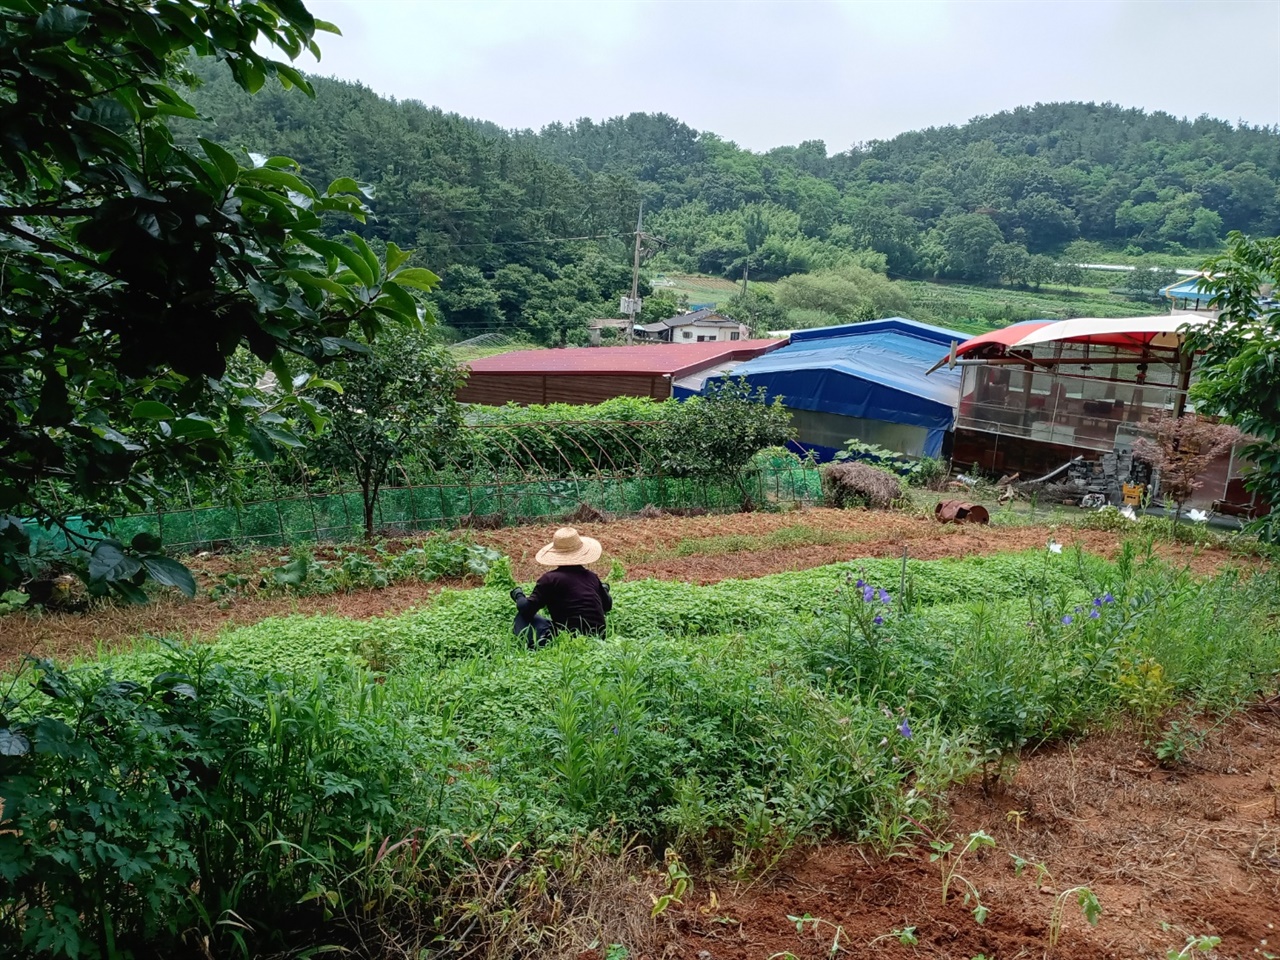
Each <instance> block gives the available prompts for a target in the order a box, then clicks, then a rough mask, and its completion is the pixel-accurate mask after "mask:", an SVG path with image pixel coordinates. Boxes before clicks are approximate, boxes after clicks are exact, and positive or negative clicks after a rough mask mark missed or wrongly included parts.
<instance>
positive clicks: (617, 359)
mask: <svg viewBox="0 0 1280 960" xmlns="http://www.w3.org/2000/svg"><path fill="white" fill-rule="evenodd" d="M786 342H787V341H786V340H726V341H722V342H716V343H655V344H644V345H643V346H631V347H565V348H563V349H558V350H515V351H513V352H511V353H500V354H497V355H496V356H492V357H483V358H481V359H479V360H473V361H471V363H470V364H469V366H470V367H471V372H472V373H483V374H486V375H497V376H503V375H511V376H520V375H523V376H529V375H531V374H534V375H537V374H558V375H562V376H587V375H591V376H600V375H607V374H614V375H628V374H630V375H632V376H634V375H641V376H652V377H661V376H670V377H682V376H686V375H688V374H690V373H693V372H695V371H697V370H701V369H703V368H704V367H708V366H712V365H714V364H717V363H725V362H726V361H729V360H750V359H751V358H752V357H758V356H760V355H761V354H764V353H768V352H769V351H770V350H776V349H777V348H778V347H780V346H782V345H783V344H785V343H786Z"/></svg>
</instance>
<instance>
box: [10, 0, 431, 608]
mask: <svg viewBox="0 0 1280 960" xmlns="http://www.w3.org/2000/svg"><path fill="white" fill-rule="evenodd" d="M0 9H2V10H3V11H4V29H3V31H0V129H3V131H4V136H3V137H2V138H0V283H2V284H3V291H4V304H5V310H4V316H3V319H2V320H0V515H2V516H4V517H5V520H4V523H3V530H2V531H0V586H10V587H12V586H15V585H19V584H21V583H23V582H24V581H25V580H27V579H28V572H27V571H26V570H25V569H24V565H27V566H29V565H30V562H31V560H32V551H33V550H34V549H35V546H34V542H33V538H32V537H31V535H30V534H31V531H29V530H28V529H27V527H28V525H29V524H28V523H27V522H26V521H28V520H34V521H35V523H37V524H38V525H40V526H42V527H45V528H59V529H60V530H61V532H62V534H63V535H64V536H65V538H66V540H67V541H68V545H69V547H70V548H71V550H70V552H71V553H73V554H75V555H78V556H79V557H80V558H81V560H82V561H83V559H84V557H85V555H86V554H91V553H92V551H93V549H94V544H95V543H96V542H97V540H98V539H99V537H100V535H101V533H102V531H103V528H104V526H105V518H106V516H108V515H109V511H108V507H109V506H110V505H112V504H116V505H118V504H120V503H123V502H125V501H127V502H131V503H133V504H135V505H144V504H145V503H146V502H147V501H148V499H149V498H150V497H152V496H154V495H155V493H156V492H157V491H158V490H159V489H160V485H161V484H162V483H164V482H165V480H166V479H170V478H173V477H175V476H178V475H180V474H182V473H192V472H197V471H207V470H209V469H210V468H211V467H213V466H216V465H218V464H221V463H225V462H227V461H228V460H229V458H230V451H231V448H232V446H233V444H235V443H237V442H247V443H248V444H249V445H250V447H251V448H252V449H253V450H254V452H255V453H256V454H257V455H258V456H260V457H264V458H269V457H270V456H271V455H272V451H273V449H274V447H275V445H276V444H286V445H297V444H298V443H299V442H300V441H299V440H298V438H297V434H296V432H295V430H294V427H293V421H294V420H295V419H298V418H301V419H304V420H307V421H309V422H310V423H311V424H312V425H313V426H315V427H318V426H320V425H322V424H323V416H322V413H321V410H320V408H319V406H318V405H317V404H316V403H315V402H314V400H313V399H312V392H313V391H314V390H315V389H316V388H319V387H326V386H327V387H330V388H332V386H333V385H332V384H330V383H326V382H325V381H322V380H320V379H318V378H317V377H316V376H314V375H313V374H310V373H304V374H300V375H298V376H297V377H295V376H294V372H293V370H292V369H291V368H290V364H289V362H288V360H287V358H288V357H289V356H300V357H304V358H306V359H307V360H309V361H312V362H314V363H323V362H325V361H326V360H328V359H332V358H334V357H337V356H340V355H343V354H345V353H346V352H348V351H350V350H352V349H359V347H358V345H357V343H356V342H355V341H353V340H350V339H348V332H349V330H350V329H351V328H352V327H353V326H355V327H358V328H359V330H360V331H361V333H362V334H363V335H364V338H365V339H369V338H372V337H373V336H375V335H376V334H377V333H378V332H379V331H380V330H381V328H382V326H383V324H384V323H387V322H391V323H394V324H405V323H409V324H416V323H418V322H420V321H421V319H422V318H423V317H424V315H425V314H424V311H423V310H422V309H421V308H420V306H419V305H418V303H417V301H416V300H415V298H414V296H413V294H412V293H411V291H413V290H429V289H430V288H431V287H433V286H434V285H435V284H436V282H437V278H436V277H435V275H434V274H432V273H431V272H430V271H428V270H425V269H423V268H421V267H414V266H410V265H409V263H408V260H409V255H408V254H407V253H405V252H403V251H401V250H399V249H398V248H397V247H395V246H394V245H393V244H387V246H386V251H385V257H379V256H378V255H377V254H376V253H375V251H374V250H373V249H371V248H370V246H369V244H368V243H367V242H365V241H364V240H363V239H362V238H360V237H359V236H357V235H355V234H347V235H346V238H345V240H344V241H339V240H335V239H331V238H329V237H327V236H324V235H323V234H322V233H321V230H322V227H323V225H324V222H325V217H326V215H329V214H335V213H336V214H343V215H348V216H351V217H353V218H354V219H355V220H357V221H359V220H362V219H363V217H364V199H365V195H364V192H363V188H362V186H361V185H360V184H358V183H357V182H356V181H355V180H352V179H350V178H348V177H340V178H338V179H336V180H334V181H333V182H332V183H330V184H329V186H328V187H327V188H325V189H319V188H317V187H316V186H313V185H312V184H311V183H309V182H308V181H307V180H306V179H304V178H303V177H302V176H301V170H300V167H299V165H298V164H297V163H295V162H294V161H292V160H290V159H288V158H286V157H258V156H254V157H249V156H244V155H241V156H237V155H235V154H233V153H231V152H229V151H228V150H226V149H225V148H223V147H221V146H218V145H217V144H216V143H213V142H212V141H210V140H207V139H203V138H196V141H195V144H193V145H192V146H191V147H190V148H186V147H183V146H180V145H179V144H178V143H177V142H176V140H175V137H174V134H173V132H172V130H171V128H170V123H171V122H172V123H174V124H181V123H190V122H193V121H197V120H198V119H199V117H198V115H197V113H196V111H195V109H194V108H193V107H192V106H191V104H190V103H189V102H188V101H187V100H186V99H185V98H184V96H183V94H182V93H180V92H179V90H180V88H181V86H182V85H183V84H185V83H187V82H189V81H191V80H192V75H191V74H190V73H189V72H188V71H187V70H186V69H185V68H183V67H182V66H180V64H182V63H183V62H185V60H186V58H188V57H189V56H193V55H194V56H196V57H210V58H214V59H216V60H220V61H224V62H225V63H227V64H228V65H229V66H230V68H231V71H232V74H233V76H234V78H235V81H236V82H237V83H238V84H239V85H240V86H241V87H243V88H244V89H245V90H247V91H249V92H255V91H257V90H258V89H259V88H261V87H262V85H263V83H264V82H265V80H266V79H267V78H268V77H275V78H276V79H277V80H279V81H280V83H282V84H283V85H285V86H286V87H298V88H300V89H302V90H303V91H304V92H307V93H310V86H309V84H308V83H307V81H306V80H305V78H303V76H302V75H301V74H300V73H299V72H298V71H297V70H295V69H294V68H293V67H291V66H289V65H288V64H287V63H284V62H280V61H277V60H273V59H270V58H269V57H268V56H266V55H264V54H263V53H260V52H259V51H260V50H268V49H272V48H274V49H275V50H278V51H283V52H284V53H285V54H286V55H287V56H288V57H289V58H291V59H292V58H294V57H296V56H298V55H299V54H300V53H301V52H302V51H303V50H304V49H306V50H309V51H311V52H312V53H315V54H318V47H317V46H316V43H315V34H316V33H317V31H324V30H328V31H330V32H333V31H334V29H335V28H333V27H332V26H330V25H328V24H325V23H324V22H323V21H318V20H316V19H315V18H314V17H312V16H311V15H310V14H309V13H308V12H307V11H306V9H305V8H304V7H303V6H302V4H301V3H300V2H297V0H244V2H240V3H236V4H234V5H233V4H227V3H224V2H222V0H157V2H154V3H148V4H128V3H119V2H115V0H80V2H77V3H75V4H68V3H54V2H49V0H0ZM242 347H247V348H248V350H250V351H251V352H252V353H253V354H254V355H255V356H256V357H257V358H258V359H259V360H260V361H261V362H262V363H265V364H267V365H268V366H269V367H270V369H271V370H272V372H273V373H274V374H275V379H276V382H277V384H278V388H277V390H276V392H275V393H274V394H272V395H269V396H264V395H263V394H262V392H261V391H260V390H259V389H258V387H257V384H256V383H255V382H253V381H252V380H244V379H240V378H238V377H237V376H235V375H234V373H233V372H232V371H231V368H230V367H229V361H231V359H232V358H233V356H234V355H235V353H236V352H237V351H238V350H240V349H241V348H242ZM68 504H74V505H75V507H74V511H75V512H77V513H79V514H80V517H79V520H80V523H79V525H78V526H76V527H75V528H74V530H73V528H72V526H71V525H69V524H67V523H66V518H67V515H68V513H70V512H72V511H73V508H72V507H70V506H68ZM139 562H140V563H141V561H139ZM117 566H118V564H117ZM125 566H126V567H129V566H131V564H125ZM153 566H154V565H153ZM112 569H114V567H113V568H112ZM138 573H143V574H150V575H152V576H154V569H153V567H148V566H147V565H146V564H145V563H143V564H142V566H141V567H140V568H139V569H138V570H137V571H134V572H133V573H131V574H130V575H129V577H128V578H126V579H128V580H130V581H132V578H134V577H135V576H136V575H137V574H138ZM91 579H92V578H91ZM106 580H107V582H110V583H116V582H123V581H119V580H117V579H113V578H111V576H110V571H108V574H107V575H106Z"/></svg>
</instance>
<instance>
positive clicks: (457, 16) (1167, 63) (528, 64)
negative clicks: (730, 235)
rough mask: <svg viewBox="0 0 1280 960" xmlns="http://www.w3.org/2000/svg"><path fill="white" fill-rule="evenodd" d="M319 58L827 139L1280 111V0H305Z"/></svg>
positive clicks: (534, 108)
mask: <svg viewBox="0 0 1280 960" xmlns="http://www.w3.org/2000/svg"><path fill="white" fill-rule="evenodd" d="M307 6H308V8H309V9H310V10H311V11H312V13H314V14H315V15H316V16H317V17H320V18H321V19H324V20H328V21H330V22H333V23H335V24H336V25H337V26H338V27H339V28H340V29H341V30H342V32H343V36H341V37H334V36H329V35H325V34H322V35H321V36H320V38H319V39H320V44H321V48H322V54H323V59H322V60H321V62H320V63H319V64H317V63H315V62H314V61H313V60H311V59H310V58H309V57H306V58H303V61H302V62H301V66H302V67H303V69H306V70H308V71H310V72H314V73H319V74H322V75H328V76H336V77H340V78H342V79H346V80H358V81H360V82H362V83H364V84H365V85H367V86H368V87H370V88H372V89H373V90H375V91H376V92H378V93H380V94H384V95H387V96H394V97H397V98H399V99H404V100H421V101H422V102H424V103H426V104H429V105H432V106H438V107H440V108H442V109H444V110H446V111H449V112H453V113H460V114H462V115H464V116H468V117H476V118H479V119H483V120H490V121H492V122H494V123H497V124H499V125H500V126H503V127H507V128H519V129H524V128H532V129H538V128H540V127H542V126H544V125H545V124H548V123H552V122H555V121H561V122H565V123H567V122H571V121H573V120H575V119H578V118H581V117H590V118H592V119H595V120H600V119H604V118H606V117H612V116H617V115H620V114H627V113H632V112H637V111H639V112H650V113H667V114H670V115H672V116H674V117H676V118H678V119H680V120H683V121H684V122H685V123H687V124H689V125H690V126H692V127H694V128H696V129H698V130H706V131H711V132H714V133H716V134H718V135H720V136H721V137H723V138H725V139H728V140H732V141H734V142H736V143H738V144H739V145H741V146H744V147H748V148H750V149H753V150H767V149H769V148H770V147H775V146H782V145H786V144H796V143H799V142H801V141H804V140H823V141H825V142H826V144H827V148H828V150H829V152H832V153H835V152H837V151H839V150H844V149H846V148H848V147H849V146H851V145H852V144H855V143H862V142H866V141H869V140H876V139H886V138H889V137H892V136H894V135H895V134H898V133H902V132H903V131H907V130H916V129H920V128H923V127H929V126H940V125H944V124H960V123H964V122H965V121H967V120H970V119H972V118H973V117H975V116H980V115H984V114H991V113H996V112H998V111H1000V110H1006V109H1011V108H1013V107H1016V106H1019V105H1030V104H1034V103H1037V102H1048V101H1054V100H1092V101H1098V102H1103V101H1110V102H1112V103H1118V104H1120V105H1122V106H1126V107H1142V108H1144V109H1146V110H1163V111H1166V112H1168V113H1172V114H1174V115H1176V116H1186V117H1197V116H1200V115H1201V114H1208V115H1210V116H1212V117H1217V118H1220V119H1223V120H1229V121H1232V122H1238V121H1244V122H1246V123H1250V124H1256V125H1266V126H1274V125H1277V124H1280V0H1067V2H1058V0H897V2H894V0H888V2H880V0H585V2H581V0H514V2H511V0H308V2H307Z"/></svg>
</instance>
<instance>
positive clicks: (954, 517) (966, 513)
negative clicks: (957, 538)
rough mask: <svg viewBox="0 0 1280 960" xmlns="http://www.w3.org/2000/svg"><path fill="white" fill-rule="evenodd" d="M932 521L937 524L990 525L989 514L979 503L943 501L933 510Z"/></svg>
mask: <svg viewBox="0 0 1280 960" xmlns="http://www.w3.org/2000/svg"><path fill="white" fill-rule="evenodd" d="M933 516H934V519H935V520H937V521H938V522H939V523H990V522H991V514H989V513H987V508H986V507H984V506H983V505H982V504H980V503H966V502H965V501H963V500H943V501H941V502H939V504H938V505H937V506H936V507H934V508H933Z"/></svg>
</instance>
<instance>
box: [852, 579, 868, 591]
mask: <svg viewBox="0 0 1280 960" xmlns="http://www.w3.org/2000/svg"><path fill="white" fill-rule="evenodd" d="M866 585H867V581H865V580H863V579H862V578H861V577H859V578H858V582H857V583H855V584H854V586H855V587H857V588H858V589H859V590H861V589H862V588H863V587H865V586H866Z"/></svg>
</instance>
